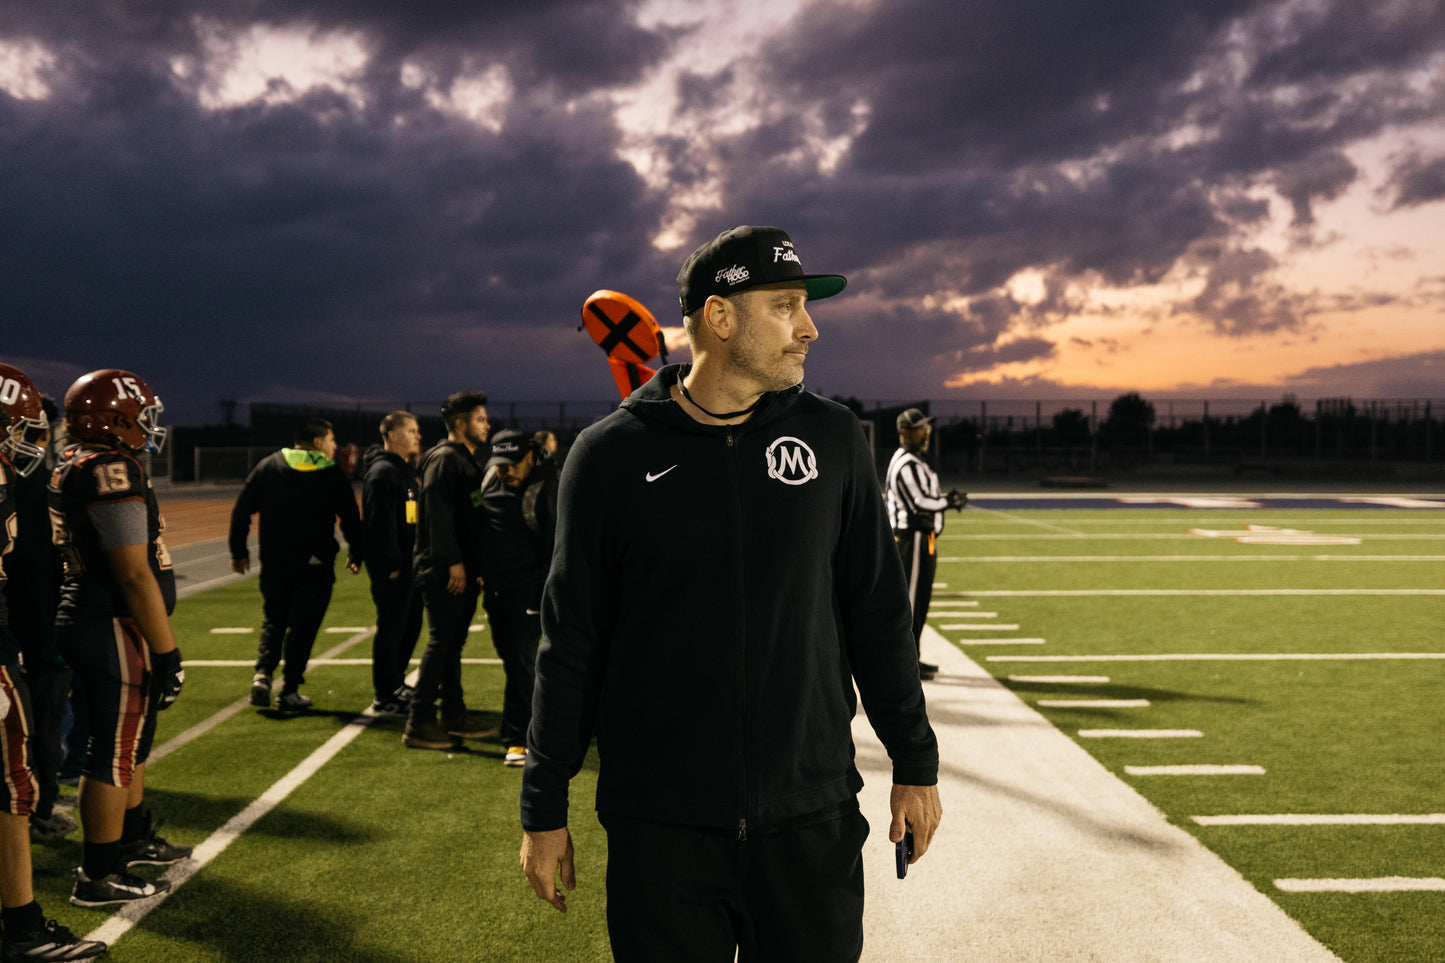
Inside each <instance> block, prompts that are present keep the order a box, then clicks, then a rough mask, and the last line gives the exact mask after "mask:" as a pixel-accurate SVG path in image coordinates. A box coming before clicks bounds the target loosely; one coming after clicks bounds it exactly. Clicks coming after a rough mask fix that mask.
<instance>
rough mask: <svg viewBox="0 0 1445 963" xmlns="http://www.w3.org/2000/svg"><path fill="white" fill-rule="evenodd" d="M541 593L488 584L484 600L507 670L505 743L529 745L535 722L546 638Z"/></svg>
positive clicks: (493, 640)
mask: <svg viewBox="0 0 1445 963" xmlns="http://www.w3.org/2000/svg"><path fill="white" fill-rule="evenodd" d="M540 595H541V593H540V592H538V591H537V590H536V589H535V588H534V587H530V586H529V587H523V588H510V587H506V586H503V587H501V588H497V589H493V588H491V587H490V586H488V587H487V590H486V593H485V594H484V596H483V600H482V604H483V605H484V606H485V607H486V610H487V622H488V623H490V624H491V627H492V644H493V645H494V646H496V648H497V655H499V656H501V659H502V669H503V671H505V672H506V674H507V684H506V688H505V689H504V690H503V692H502V728H501V737H502V745H504V746H525V745H526V744H527V726H529V725H530V724H531V722H532V684H533V682H535V681H536V678H537V644H538V643H539V642H541V641H542V616H541V613H540V612H539V611H538V610H537V608H536V606H537V605H538V600H539V598H540Z"/></svg>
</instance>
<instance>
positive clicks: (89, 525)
mask: <svg viewBox="0 0 1445 963" xmlns="http://www.w3.org/2000/svg"><path fill="white" fill-rule="evenodd" d="M49 497H50V527H51V536H52V539H53V540H54V542H55V547H56V548H57V549H58V550H59V552H60V557H61V561H62V562H63V564H64V568H65V575H64V580H63V582H62V584H61V587H60V611H59V613H58V615H57V617H56V621H57V622H58V623H68V622H73V621H75V620H76V619H77V618H78V617H79V616H81V615H82V614H83V615H85V616H87V617H96V616H102V617H110V618H116V617H121V616H127V615H129V614H130V610H129V607H128V606H127V605H126V600H125V595H124V593H122V592H121V589H120V585H119V584H118V583H117V582H116V579H115V574H114V573H113V572H112V571H111V569H110V560H109V557H108V556H107V555H106V551H105V549H104V548H102V547H101V542H100V533H99V532H98V531H97V530H96V526H95V521H94V519H93V518H92V516H91V514H90V513H91V509H92V508H94V507H95V506H97V505H101V504H104V503H119V502H127V501H130V502H139V503H140V504H142V505H144V506H145V511H146V536H147V539H148V545H149V547H150V552H149V556H150V567H151V572H152V573H154V575H155V577H156V582H157V583H158V584H159V585H160V588H161V595H162V596H163V597H164V598H165V603H166V613H167V614H169V613H170V612H171V611H172V610H173V609H174V608H175V605H176V578H175V573H174V572H173V571H172V570H171V556H170V553H168V552H167V551H166V545H165V541H164V539H163V538H162V533H163V532H164V531H165V521H164V519H162V518H161V510H160V504H159V503H158V502H157V501H156V494H155V490H154V489H153V488H151V483H150V479H149V478H148V477H146V473H145V468H144V467H143V466H142V465H141V462H140V461H139V459H137V458H136V457H135V456H134V455H132V454H130V453H129V452H126V451H122V450H121V449H118V448H89V447H85V446H76V447H74V448H69V449H67V450H66V452H65V455H64V457H63V458H62V459H61V461H60V464H59V465H57V466H56V468H55V471H54V472H53V473H52V474H51V476H50V488H49Z"/></svg>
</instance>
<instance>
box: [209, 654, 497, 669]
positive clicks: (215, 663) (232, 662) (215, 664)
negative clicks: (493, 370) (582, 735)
mask: <svg viewBox="0 0 1445 963" xmlns="http://www.w3.org/2000/svg"><path fill="white" fill-rule="evenodd" d="M411 661H412V663H413V664H417V663H418V661H419V660H417V659H412V660H411ZM255 664H256V661H255V660H254V659H187V660H186V668H188V669H239V668H241V667H243V666H252V665H255ZM501 664H502V660H501V659H462V665H501ZM307 665H308V666H314V665H371V659H369V658H366V659H328V658H324V657H321V658H315V659H312V660H310V661H309V662H308V663H307Z"/></svg>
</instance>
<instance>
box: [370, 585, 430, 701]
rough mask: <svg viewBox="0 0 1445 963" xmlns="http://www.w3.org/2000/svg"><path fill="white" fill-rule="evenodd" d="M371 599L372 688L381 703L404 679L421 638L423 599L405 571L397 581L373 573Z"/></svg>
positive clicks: (398, 687) (399, 686)
mask: <svg viewBox="0 0 1445 963" xmlns="http://www.w3.org/2000/svg"><path fill="white" fill-rule="evenodd" d="M369 571H370V570H368V572H369ZM371 600H372V601H373V602H375V603H376V637H375V638H374V639H372V641H371V688H372V689H373V691H375V693H376V699H377V701H378V702H380V701H382V700H385V699H389V698H391V696H392V695H393V694H394V693H395V692H396V690H397V689H400V688H401V684H402V683H403V682H404V681H405V680H406V668H407V663H408V662H410V661H411V654H412V653H413V652H414V651H416V641H417V639H418V638H420V636H421V613H422V600H421V593H419V592H417V591H416V583H415V582H414V581H412V577H411V573H410V572H408V571H402V572H399V573H398V574H397V576H396V578H387V577H386V575H385V574H380V575H378V574H372V575H371Z"/></svg>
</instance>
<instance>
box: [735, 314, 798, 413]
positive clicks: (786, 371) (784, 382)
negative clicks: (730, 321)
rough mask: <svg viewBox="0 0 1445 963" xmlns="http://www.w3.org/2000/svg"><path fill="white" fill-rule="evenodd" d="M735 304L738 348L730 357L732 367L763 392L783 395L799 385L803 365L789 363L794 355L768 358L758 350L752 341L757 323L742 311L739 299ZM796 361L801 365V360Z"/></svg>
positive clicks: (765, 353) (767, 355)
mask: <svg viewBox="0 0 1445 963" xmlns="http://www.w3.org/2000/svg"><path fill="white" fill-rule="evenodd" d="M735 303H736V304H737V306H738V334H737V346H736V347H735V348H734V349H733V354H732V363H733V366H734V367H736V368H737V369H738V370H740V371H742V372H743V373H744V374H746V375H748V376H749V377H750V378H752V379H753V380H754V381H756V382H757V383H758V384H760V385H761V386H762V388H763V390H764V391H785V390H787V389H788V388H791V387H793V386H794V385H798V384H802V382H803V366H802V364H801V363H799V364H796V365H795V364H794V363H793V361H792V360H791V359H792V358H793V355H790V354H784V355H780V356H779V355H771V354H769V353H768V352H766V351H764V350H762V349H760V348H759V347H758V345H757V342H756V341H755V340H754V338H753V332H754V331H755V330H756V327H755V326H756V324H757V322H756V320H755V319H754V318H753V316H752V314H751V313H750V312H749V310H748V309H747V308H746V307H743V303H744V302H743V301H742V299H738V300H737V301H736V302H735ZM798 358H799V360H800V362H801V359H802V356H801V355H799V356H798Z"/></svg>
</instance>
